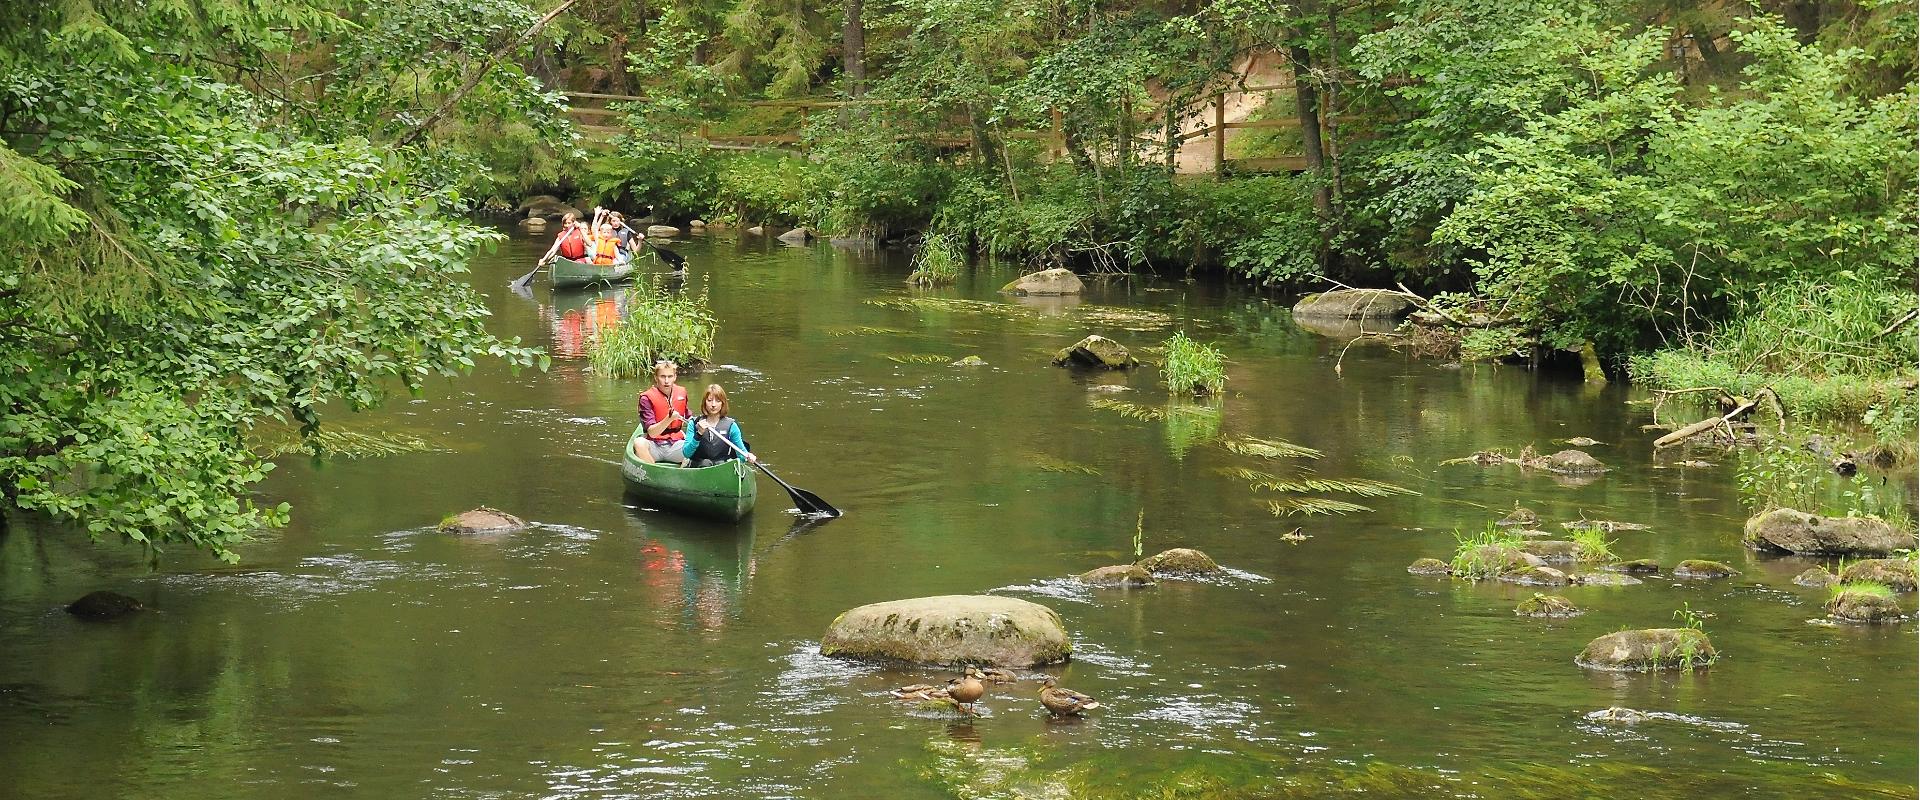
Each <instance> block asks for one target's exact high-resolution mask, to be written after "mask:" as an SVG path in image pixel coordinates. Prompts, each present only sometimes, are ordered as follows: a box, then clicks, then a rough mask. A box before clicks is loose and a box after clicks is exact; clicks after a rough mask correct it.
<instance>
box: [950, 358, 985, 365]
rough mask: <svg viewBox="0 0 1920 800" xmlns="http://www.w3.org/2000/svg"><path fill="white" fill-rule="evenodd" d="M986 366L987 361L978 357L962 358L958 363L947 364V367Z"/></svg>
mask: <svg viewBox="0 0 1920 800" xmlns="http://www.w3.org/2000/svg"><path fill="white" fill-rule="evenodd" d="M986 365H987V360H986V359H984V358H981V357H979V356H967V357H966V358H962V359H960V360H958V361H955V362H953V363H951V364H948V365H947V366H949V367H984V366H986Z"/></svg>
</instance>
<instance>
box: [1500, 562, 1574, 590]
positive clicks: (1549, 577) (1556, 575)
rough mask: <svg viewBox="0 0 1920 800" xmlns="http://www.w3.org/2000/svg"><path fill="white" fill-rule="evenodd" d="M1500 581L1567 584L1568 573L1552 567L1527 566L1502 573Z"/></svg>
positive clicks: (1524, 583)
mask: <svg viewBox="0 0 1920 800" xmlns="http://www.w3.org/2000/svg"><path fill="white" fill-rule="evenodd" d="M1500 581H1501V582H1503V583H1517V584H1520V585H1521V586H1565V585H1567V574H1566V573H1564V572H1561V571H1560V570H1557V569H1554V568H1552V567H1535V566H1526V567H1519V568H1516V569H1510V570H1507V571H1506V572H1502V573H1500Z"/></svg>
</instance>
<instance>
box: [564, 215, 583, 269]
mask: <svg viewBox="0 0 1920 800" xmlns="http://www.w3.org/2000/svg"><path fill="white" fill-rule="evenodd" d="M560 255H561V256H562V257H565V258H570V259H573V260H575V261H579V260H580V259H582V258H585V257H586V256H587V236H586V234H584V233H581V232H580V226H579V225H577V224H576V225H569V226H567V229H566V230H564V231H561V232H560Z"/></svg>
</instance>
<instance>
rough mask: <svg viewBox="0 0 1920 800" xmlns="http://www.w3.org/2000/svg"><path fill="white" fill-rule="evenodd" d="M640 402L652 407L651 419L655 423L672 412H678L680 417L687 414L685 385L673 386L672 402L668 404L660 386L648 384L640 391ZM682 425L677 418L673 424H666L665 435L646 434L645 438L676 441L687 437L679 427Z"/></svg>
mask: <svg viewBox="0 0 1920 800" xmlns="http://www.w3.org/2000/svg"><path fill="white" fill-rule="evenodd" d="M640 402H642V403H645V404H647V405H648V406H650V407H652V408H653V421H654V422H656V423H657V422H659V421H660V420H663V419H668V418H670V417H672V416H673V415H674V414H679V415H680V416H681V417H686V416H687V387H685V386H675V387H673V402H672V403H671V404H669V403H668V402H667V398H666V396H665V395H663V394H661V393H660V387H658V386H649V387H647V390H646V391H644V392H641V393H640ZM683 427H685V425H684V424H683V423H681V422H680V421H679V420H674V422H673V424H671V425H668V426H667V429H666V431H665V432H664V433H665V434H666V435H664V436H648V437H647V438H648V439H652V440H653V441H656V442H659V443H661V444H672V443H674V442H678V441H681V440H683V439H685V438H687V435H686V434H685V433H684V432H682V431H681V428H683Z"/></svg>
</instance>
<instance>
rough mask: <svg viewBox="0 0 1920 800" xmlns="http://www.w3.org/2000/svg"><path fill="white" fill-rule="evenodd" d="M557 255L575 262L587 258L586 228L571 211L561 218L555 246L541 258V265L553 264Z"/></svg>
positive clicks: (554, 239) (554, 240)
mask: <svg viewBox="0 0 1920 800" xmlns="http://www.w3.org/2000/svg"><path fill="white" fill-rule="evenodd" d="M555 255H559V256H560V257H562V258H570V259H573V260H574V261H580V260H582V259H585V258H586V257H587V231H586V228H585V226H583V225H581V224H580V217H579V215H577V214H575V213H573V212H571V211H569V212H567V214H566V216H563V217H561V218H560V232H559V233H558V234H555V235H554V237H553V246H552V247H549V248H547V254H546V255H544V256H541V257H540V263H541V264H547V263H551V262H552V261H553V257H554V256H555Z"/></svg>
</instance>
